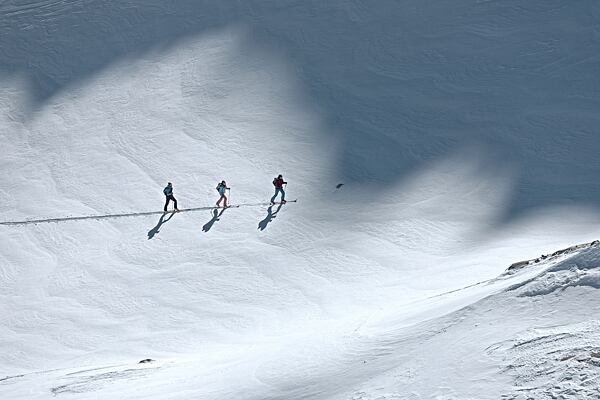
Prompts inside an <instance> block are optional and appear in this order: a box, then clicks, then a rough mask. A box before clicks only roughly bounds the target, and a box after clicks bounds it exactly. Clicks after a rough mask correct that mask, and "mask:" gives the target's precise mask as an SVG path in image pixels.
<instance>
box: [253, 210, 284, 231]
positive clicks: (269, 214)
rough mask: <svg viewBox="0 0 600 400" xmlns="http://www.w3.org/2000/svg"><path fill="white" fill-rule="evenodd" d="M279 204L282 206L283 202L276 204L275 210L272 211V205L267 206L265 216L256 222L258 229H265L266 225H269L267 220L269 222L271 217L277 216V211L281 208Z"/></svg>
mask: <svg viewBox="0 0 600 400" xmlns="http://www.w3.org/2000/svg"><path fill="white" fill-rule="evenodd" d="M281 206H283V204H281V203H280V204H279V206H277V209H276V210H275V212H273V206H272V205H271V206H269V208H268V209H267V216H266V217H265V219H263V220H262V221H260V222H259V223H258V230H261V231H264V230H265V229H267V225H269V222H271V221H272V220H273V218H275V217H276V216H277V213H278V212H279V210H281Z"/></svg>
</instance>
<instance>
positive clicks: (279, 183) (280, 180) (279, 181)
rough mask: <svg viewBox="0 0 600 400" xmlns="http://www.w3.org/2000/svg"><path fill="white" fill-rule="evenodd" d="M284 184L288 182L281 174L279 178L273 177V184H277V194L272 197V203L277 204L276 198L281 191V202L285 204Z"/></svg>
mask: <svg viewBox="0 0 600 400" xmlns="http://www.w3.org/2000/svg"><path fill="white" fill-rule="evenodd" d="M283 185H287V182H284V180H283V176H281V175H279V176H277V178H275V179H273V186H275V194H274V195H273V197H271V204H275V198H276V197H277V195H278V194H279V193H280V192H281V204H285V191H284V190H283Z"/></svg>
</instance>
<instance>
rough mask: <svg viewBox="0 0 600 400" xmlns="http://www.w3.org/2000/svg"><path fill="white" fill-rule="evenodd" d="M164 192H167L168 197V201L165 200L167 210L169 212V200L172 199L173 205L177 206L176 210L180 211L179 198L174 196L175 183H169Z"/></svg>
mask: <svg viewBox="0 0 600 400" xmlns="http://www.w3.org/2000/svg"><path fill="white" fill-rule="evenodd" d="M163 193H164V194H165V197H166V201H165V208H164V210H165V212H167V206H168V205H169V202H170V201H171V200H173V205H174V206H175V211H179V209H178V208H177V200H176V199H175V197H173V185H172V184H171V182H168V183H167V187H165V188H164V190H163Z"/></svg>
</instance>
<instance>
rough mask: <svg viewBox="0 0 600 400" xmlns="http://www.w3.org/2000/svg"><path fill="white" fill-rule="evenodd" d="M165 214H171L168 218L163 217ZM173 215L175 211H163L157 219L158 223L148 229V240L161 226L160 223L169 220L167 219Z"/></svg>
mask: <svg viewBox="0 0 600 400" xmlns="http://www.w3.org/2000/svg"><path fill="white" fill-rule="evenodd" d="M167 214H171V215H169V218H167V219H165V216H166V215H167ZM173 215H175V213H168V212H165V213H163V215H161V216H160V219H159V220H158V224H156V226H155V227H154V228H152V229H150V230H149V231H148V240H150V239H152V238H153V237H154V236H155V235H156V234H157V233H158V232H159V229H160V227H161V226H162V224H165V223H167V222H169V220H170V219H171V218H173Z"/></svg>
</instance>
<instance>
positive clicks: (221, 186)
mask: <svg viewBox="0 0 600 400" xmlns="http://www.w3.org/2000/svg"><path fill="white" fill-rule="evenodd" d="M226 190H229V188H228V187H227V184H226V183H225V181H221V183H219V184H218V185H217V192H219V194H220V195H221V197H220V198H219V201H217V207H219V205H220V204H221V201H222V200H224V202H223V208H227V196H225V191H226Z"/></svg>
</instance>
